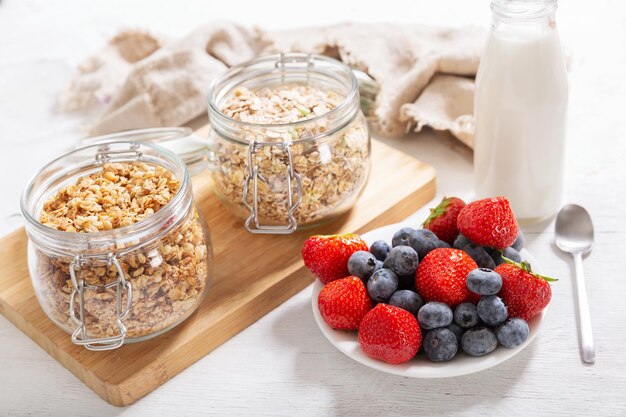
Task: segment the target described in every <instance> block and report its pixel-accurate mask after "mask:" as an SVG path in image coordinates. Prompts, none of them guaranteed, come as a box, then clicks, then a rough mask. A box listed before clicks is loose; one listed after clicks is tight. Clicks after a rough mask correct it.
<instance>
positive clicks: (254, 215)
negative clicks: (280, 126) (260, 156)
mask: <svg viewBox="0 0 626 417" xmlns="http://www.w3.org/2000/svg"><path fill="white" fill-rule="evenodd" d="M264 146H269V147H277V148H281V149H282V151H283V152H284V153H285V155H286V157H287V164H286V167H285V178H286V180H287V207H286V208H287V219H286V224H284V225H262V224H261V223H260V221H259V181H262V182H264V183H265V184H266V185H268V186H269V187H270V188H271V185H270V184H268V181H267V179H266V178H265V177H263V176H262V175H261V174H260V173H259V167H258V165H257V164H256V161H255V155H256V154H257V152H258V151H259V150H261V149H262V148H263V147H264ZM294 180H295V182H296V194H297V198H295V201H294V190H293V186H292V182H293V181H294ZM250 183H252V204H251V203H250V202H248V195H249V190H250ZM301 201H302V177H301V176H300V174H298V173H296V172H295V170H294V168H293V158H292V155H291V143H258V142H253V143H251V144H250V146H249V148H248V174H247V176H246V179H245V182H244V185H243V204H244V205H245V206H246V207H247V208H248V210H249V211H250V216H249V217H248V219H247V220H246V223H245V228H246V230H247V231H248V232H250V233H264V234H288V233H293V232H294V231H295V230H296V229H297V228H298V222H297V220H296V218H295V215H294V213H295V211H296V209H297V208H298V206H299V205H300V202H301Z"/></svg>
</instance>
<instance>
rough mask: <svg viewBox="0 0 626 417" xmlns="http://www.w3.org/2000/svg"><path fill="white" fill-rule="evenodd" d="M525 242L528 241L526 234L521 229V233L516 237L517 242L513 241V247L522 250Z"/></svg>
mask: <svg viewBox="0 0 626 417" xmlns="http://www.w3.org/2000/svg"><path fill="white" fill-rule="evenodd" d="M525 243H526V241H525V239H524V234H523V233H522V231H521V230H520V231H519V233H518V234H517V238H516V239H515V242H513V244H512V245H511V247H512V248H513V249H515V250H516V251H518V252H519V251H521V250H522V248H523V247H524V244H525Z"/></svg>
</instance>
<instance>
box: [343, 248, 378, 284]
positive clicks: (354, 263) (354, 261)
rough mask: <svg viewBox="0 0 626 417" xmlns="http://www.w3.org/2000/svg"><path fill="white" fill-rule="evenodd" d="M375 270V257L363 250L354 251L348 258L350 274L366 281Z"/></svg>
mask: <svg viewBox="0 0 626 417" xmlns="http://www.w3.org/2000/svg"><path fill="white" fill-rule="evenodd" d="M375 270H376V258H375V257H374V255H372V254H371V253H369V252H366V251H364V250H360V251H356V252H354V253H353V254H352V256H350V259H348V272H350V275H353V276H355V277H359V278H361V279H362V280H363V281H365V282H366V281H367V280H368V279H369V277H371V276H372V274H373V273H374V271H375Z"/></svg>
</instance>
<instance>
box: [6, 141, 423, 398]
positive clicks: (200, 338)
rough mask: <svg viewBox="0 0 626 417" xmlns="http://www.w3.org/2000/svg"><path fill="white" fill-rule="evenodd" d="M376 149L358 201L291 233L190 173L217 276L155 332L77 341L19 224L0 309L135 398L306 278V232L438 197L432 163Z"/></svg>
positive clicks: (85, 373) (411, 208) (345, 225)
mask: <svg viewBox="0 0 626 417" xmlns="http://www.w3.org/2000/svg"><path fill="white" fill-rule="evenodd" d="M198 133H199V134H201V135H205V134H206V130H205V129H201V131H200V132H198ZM372 157H373V162H372V171H371V172H372V175H371V176H370V179H369V182H368V184H367V186H366V188H365V190H364V192H363V194H362V195H361V197H360V199H359V201H358V203H357V204H356V206H355V207H354V209H352V210H351V211H350V212H349V213H348V214H346V215H344V216H343V217H342V218H340V219H338V220H337V221H335V222H333V223H331V224H328V225H326V226H324V227H322V228H318V229H309V230H303V231H298V232H296V233H295V234H292V235H282V236H278V235H252V234H249V233H247V232H245V231H244V229H243V222H242V220H240V219H237V218H235V217H233V216H232V215H230V214H229V213H228V212H227V211H226V210H225V209H224V208H223V207H222V206H221V205H220V203H219V201H218V200H217V198H216V197H215V196H214V195H213V194H212V193H211V192H210V180H209V177H208V174H207V173H204V174H200V175H198V176H196V177H194V178H193V183H194V184H193V185H194V190H195V193H196V202H197V205H198V207H199V209H200V210H201V211H202V212H203V214H204V216H205V218H206V220H207V223H208V225H209V228H210V231H211V237H212V242H213V251H214V255H215V258H214V271H215V272H214V276H213V283H212V286H211V288H210V289H209V294H208V296H207V297H206V299H205V301H204V302H203V304H202V305H201V306H200V307H199V308H198V310H197V311H196V312H195V313H194V314H193V315H192V316H191V317H190V318H189V319H188V320H187V321H185V322H184V323H182V324H181V325H179V326H178V327H177V328H175V329H173V330H172V331H170V332H168V333H166V334H164V335H161V336H159V337H157V338H155V339H152V340H149V341H146V342H142V343H136V344H129V345H126V346H123V347H122V348H120V349H117V350H114V351H108V352H91V351H88V350H86V349H84V348H82V347H79V346H76V345H73V344H72V343H71V341H70V337H69V335H68V334H66V333H65V332H63V330H61V329H59V328H58V327H56V326H55V325H54V324H53V323H52V321H50V320H49V319H48V318H47V316H46V315H45V314H44V312H43V311H42V309H41V308H40V307H39V304H38V302H37V299H36V298H35V294H34V292H33V287H32V286H31V282H30V278H29V275H28V268H27V263H26V245H27V237H26V234H25V232H24V230H23V229H21V230H17V231H16V232H14V233H12V234H10V235H8V236H6V237H4V238H3V239H1V240H0V312H1V313H2V314H3V315H4V316H5V317H7V318H8V319H9V320H10V321H11V322H13V323H14V324H15V325H16V326H17V327H18V328H20V329H21V330H22V331H23V332H24V333H26V334H27V335H28V336H29V337H31V338H32V339H33V340H34V341H35V342H36V343H37V344H38V345H39V346H41V347H42V348H43V349H45V350H46V351H47V352H48V353H49V354H50V355H52V357H54V358H55V359H56V360H58V361H59V362H61V364H63V366H65V367H66V368H67V369H69V370H70V371H71V372H72V373H73V374H74V375H76V376H77V377H78V378H79V379H80V380H81V381H83V382H84V383H85V384H87V385H88V386H89V387H90V388H91V389H92V390H94V391H95V392H96V393H97V394H98V395H100V396H101V397H102V398H103V399H104V400H106V401H107V402H109V403H111V404H113V405H117V406H124V405H128V404H132V403H133V402H135V401H137V400H138V399H139V398H141V397H143V396H144V395H146V394H148V393H150V392H152V391H153V390H154V389H155V388H157V387H158V386H159V385H161V384H163V383H164V382H165V381H167V380H169V379H170V378H172V377H173V376H174V375H176V374H178V373H179V372H181V371H182V370H184V369H185V368H187V367H188V366H189V365H191V364H192V363H194V362H195V361H197V360H198V359H200V358H202V357H203V356H204V355H206V354H207V353H209V352H211V351H212V350H213V349H215V348H216V347H217V346H219V345H221V344H222V343H224V342H225V341H227V340H228V339H230V338H231V337H233V336H234V335H235V334H237V333H238V332H240V331H241V330H243V329H245V328H246V327H248V326H249V325H250V324H252V323H254V322H255V321H256V320H258V319H259V318H261V317H262V316H264V315H265V314H267V313H268V312H269V311H271V310H272V309H274V308H275V307H277V306H278V305H280V304H281V303H282V302H283V301H285V300H287V299H288V298H290V297H291V296H293V295H294V294H295V293H297V292H298V291H300V290H302V289H303V288H304V287H306V286H307V285H309V284H310V283H311V282H312V281H313V276H312V275H311V274H310V273H309V272H308V271H307V270H306V269H305V268H304V266H303V264H302V262H301V260H300V248H301V246H302V243H303V242H304V240H305V239H306V238H307V237H308V236H309V235H311V234H317V233H331V232H332V233H340V232H341V233H343V232H349V231H350V232H366V231H368V230H371V229H373V228H376V227H379V226H383V225H385V224H390V223H395V222H398V221H400V220H402V219H403V218H405V217H407V216H409V215H410V214H412V213H413V212H415V211H416V210H417V209H419V208H420V207H421V206H422V205H424V204H425V203H426V202H428V201H429V200H431V199H432V198H433V197H434V195H435V170H434V169H433V168H432V167H431V166H429V165H426V164H423V163H422V162H420V161H418V160H416V159H414V158H412V157H410V156H408V155H406V154H403V153H401V152H399V151H397V150H395V149H393V148H391V147H389V146H387V145H384V144H382V143H380V142H378V141H375V140H374V141H373V143H372Z"/></svg>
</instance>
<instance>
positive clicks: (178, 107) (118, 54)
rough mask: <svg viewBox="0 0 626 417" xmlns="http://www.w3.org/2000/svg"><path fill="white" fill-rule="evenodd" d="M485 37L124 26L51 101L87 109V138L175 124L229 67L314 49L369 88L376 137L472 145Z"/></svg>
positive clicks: (201, 105)
mask: <svg viewBox="0 0 626 417" xmlns="http://www.w3.org/2000/svg"><path fill="white" fill-rule="evenodd" d="M484 37H485V32H484V31H482V30H481V29H477V28H471V27H466V28H459V29H447V28H436V27H429V26H425V25H394V24H373V23H368V24H341V25H336V26H329V27H321V28H320V27H318V28H306V29H298V30H289V31H280V32H265V31H262V30H260V29H250V28H245V27H242V26H238V25H236V24H233V23H228V22H212V23H208V24H206V25H204V26H201V27H199V28H197V29H195V30H194V31H193V32H191V33H190V34H189V35H187V36H185V37H184V38H181V39H173V40H172V39H167V38H165V37H161V36H158V35H155V34H151V33H148V32H143V31H135V30H126V31H123V32H121V33H119V34H118V35H117V36H115V37H114V38H113V39H111V40H110V42H109V43H108V45H107V46H106V47H105V48H104V49H103V50H101V51H100V52H98V53H96V54H95V55H94V56H92V57H90V58H88V59H87V60H86V61H85V62H84V63H82V64H81V65H80V66H79V68H78V73H77V75H76V76H75V77H74V79H73V80H72V81H71V83H70V85H69V86H68V87H67V89H66V90H65V91H64V92H63V93H62V94H61V96H60V98H59V104H60V108H61V110H63V111H75V110H84V109H92V110H93V109H95V110H96V111H97V114H98V115H97V116H96V118H95V120H92V121H90V125H89V129H88V130H89V133H90V134H104V133H111V132H116V131H120V130H126V129H134V128H142V127H153V126H154V127H156V126H178V125H182V124H184V123H187V122H189V121H190V120H192V119H194V118H196V117H197V116H199V115H202V114H204V113H205V112H206V95H207V90H208V86H209V84H210V82H211V81H212V80H213V78H215V77H216V76H218V75H220V74H221V73H222V72H224V71H225V70H226V69H227V68H228V67H231V66H233V65H236V64H238V63H241V62H244V61H247V60H249V59H252V58H254V57H255V56H258V55H262V54H266V53H274V52H281V51H299V52H313V53H320V54H324V55H328V56H332V57H335V58H337V59H340V60H341V61H343V62H344V63H346V64H347V65H349V66H351V67H353V68H357V69H360V70H362V71H364V72H366V73H367V74H369V75H370V76H371V77H372V78H373V79H374V80H375V81H376V82H377V84H378V88H379V92H378V94H377V96H376V101H375V105H374V106H373V107H372V109H371V111H370V114H369V115H368V116H369V118H370V120H371V122H372V125H373V127H374V129H376V130H378V131H379V132H380V133H382V134H384V135H389V136H401V135H403V134H405V133H406V132H408V131H410V130H411V129H414V130H417V131H419V130H420V129H422V127H423V126H430V127H432V128H434V129H438V130H449V131H450V132H451V133H452V134H453V135H454V136H456V137H457V138H459V139H460V140H461V141H462V142H463V143H465V144H467V145H468V146H470V147H471V146H472V135H473V118H472V111H473V89H474V81H473V79H474V76H475V74H476V70H477V68H478V61H479V56H480V52H481V50H482V47H483V42H484Z"/></svg>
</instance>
